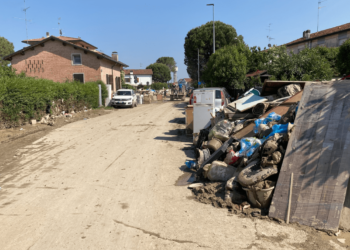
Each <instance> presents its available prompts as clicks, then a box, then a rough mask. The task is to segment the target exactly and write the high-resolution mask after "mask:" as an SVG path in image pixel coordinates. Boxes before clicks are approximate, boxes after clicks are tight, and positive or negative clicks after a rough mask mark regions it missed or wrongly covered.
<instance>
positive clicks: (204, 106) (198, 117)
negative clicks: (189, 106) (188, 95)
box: [193, 88, 227, 134]
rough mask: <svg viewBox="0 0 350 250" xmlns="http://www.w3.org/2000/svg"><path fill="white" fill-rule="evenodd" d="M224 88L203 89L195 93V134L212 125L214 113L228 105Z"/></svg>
mask: <svg viewBox="0 0 350 250" xmlns="http://www.w3.org/2000/svg"><path fill="white" fill-rule="evenodd" d="M225 94H226V90H225V89H224V88H203V89H196V90H194V91H193V133H194V134H195V133H199V131H200V130H201V129H204V128H206V127H208V126H209V125H210V118H211V115H210V113H212V114H213V115H215V113H216V111H219V110H220V109H221V108H223V107H225V106H226V105H227V100H226V98H225Z"/></svg>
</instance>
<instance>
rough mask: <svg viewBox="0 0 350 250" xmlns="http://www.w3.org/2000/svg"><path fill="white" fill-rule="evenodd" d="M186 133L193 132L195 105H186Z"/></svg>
mask: <svg viewBox="0 0 350 250" xmlns="http://www.w3.org/2000/svg"><path fill="white" fill-rule="evenodd" d="M185 117H186V135H192V133H193V105H188V106H187V107H186V116H185Z"/></svg>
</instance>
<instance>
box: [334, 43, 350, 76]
mask: <svg viewBox="0 0 350 250" xmlns="http://www.w3.org/2000/svg"><path fill="white" fill-rule="evenodd" d="M337 59H338V61H337V67H338V70H339V72H340V74H342V75H343V74H346V75H348V74H350V39H348V40H346V41H345V42H344V43H343V44H342V45H341V46H340V47H339V53H338V57H337Z"/></svg>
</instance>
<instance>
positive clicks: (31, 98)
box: [0, 67, 107, 128]
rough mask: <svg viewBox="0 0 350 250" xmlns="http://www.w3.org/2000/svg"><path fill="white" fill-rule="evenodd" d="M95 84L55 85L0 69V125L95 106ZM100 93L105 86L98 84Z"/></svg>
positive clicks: (96, 102) (7, 69)
mask: <svg viewBox="0 0 350 250" xmlns="http://www.w3.org/2000/svg"><path fill="white" fill-rule="evenodd" d="M98 84H99V83H96V82H87V83H85V84H82V83H80V82H66V83H58V82H53V81H51V80H47V79H35V78H31V77H25V76H24V74H20V75H16V74H14V70H13V69H12V68H11V67H7V68H6V67H2V68H1V67H0V125H2V126H4V127H6V128H8V127H13V126H17V125H20V124H22V123H23V122H26V121H28V120H29V119H33V118H34V119H37V120H38V119H40V118H41V117H42V116H43V115H45V114H46V109H47V107H48V106H50V107H51V112H53V113H55V114H58V113H60V112H61V111H67V112H71V111H72V110H75V111H78V110H82V109H84V107H86V108H97V107H98V95H99V91H98ZM101 85H102V86H103V87H102V93H104V94H106V92H107V89H106V86H105V85H104V84H103V83H102V84H101ZM104 90H105V91H104Z"/></svg>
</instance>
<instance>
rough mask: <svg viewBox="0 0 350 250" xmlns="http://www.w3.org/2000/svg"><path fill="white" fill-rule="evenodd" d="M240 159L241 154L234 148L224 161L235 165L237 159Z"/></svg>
mask: <svg viewBox="0 0 350 250" xmlns="http://www.w3.org/2000/svg"><path fill="white" fill-rule="evenodd" d="M238 159H239V154H238V152H237V153H236V152H235V151H233V150H230V151H229V152H228V153H227V154H226V157H225V160H224V162H225V163H226V164H228V165H233V164H235V163H236V161H237V160H238Z"/></svg>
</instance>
